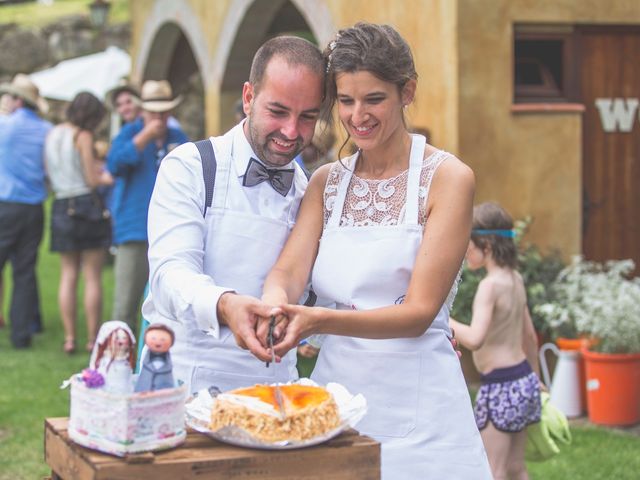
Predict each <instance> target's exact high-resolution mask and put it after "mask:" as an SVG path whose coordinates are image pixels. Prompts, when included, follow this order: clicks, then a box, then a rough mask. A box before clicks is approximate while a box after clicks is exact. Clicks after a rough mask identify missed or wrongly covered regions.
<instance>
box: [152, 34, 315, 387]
mask: <svg viewBox="0 0 640 480" xmlns="http://www.w3.org/2000/svg"><path fill="white" fill-rule="evenodd" d="M324 72H325V64H324V60H323V58H322V55H321V53H320V51H319V50H318V49H317V47H316V46H314V45H313V44H311V43H310V42H308V41H306V40H303V39H301V38H296V37H288V36H283V37H276V38H273V39H271V40H269V41H267V42H266V43H265V44H264V45H263V46H262V47H260V49H259V50H258V51H257V52H256V54H255V57H254V59H253V63H252V65H251V71H250V75H249V81H248V82H246V83H245V84H244V86H243V93H242V101H243V108H244V111H245V113H246V115H247V118H246V119H245V120H243V121H241V123H239V124H238V125H236V126H235V127H234V128H233V129H231V130H230V131H229V132H227V133H226V134H224V135H223V136H220V137H212V138H210V139H209V141H210V142H211V146H212V147H213V149H214V151H215V157H216V163H217V167H216V169H215V172H214V175H213V176H212V175H208V176H207V179H206V180H207V181H209V182H212V184H213V198H211V199H207V200H210V202H205V192H206V189H205V178H204V174H203V167H202V163H201V154H200V151H199V148H200V147H203V145H200V147H199V148H196V146H194V144H193V143H188V144H184V145H182V146H180V147H178V148H176V149H175V150H173V151H172V152H171V153H169V155H167V157H165V158H164V159H163V161H162V163H161V167H160V170H159V173H158V178H157V181H156V184H155V188H154V191H153V195H152V198H151V203H150V207H149V220H148V225H149V266H150V278H149V285H150V295H149V297H148V298H147V300H146V301H145V303H144V306H143V316H144V317H145V318H146V319H147V320H149V321H150V322H151V323H153V322H162V323H165V324H167V325H169V326H170V327H171V328H172V329H173V330H174V331H175V334H176V337H175V340H176V341H175V345H174V346H173V347H172V360H173V365H174V376H175V377H176V379H177V380H181V381H182V382H184V383H186V384H187V385H188V388H189V389H190V391H191V392H194V391H198V390H199V389H201V388H207V387H209V386H211V385H216V386H217V387H218V388H220V390H222V391H225V390H228V389H232V388H238V387H241V386H246V385H250V384H254V383H273V382H287V381H290V380H293V379H295V378H297V371H296V366H295V363H296V355H295V350H294V351H292V352H290V353H288V354H287V355H285V356H284V357H283V358H282V362H278V363H276V364H272V365H271V366H270V368H266V367H265V363H264V362H265V361H268V360H270V359H271V356H270V354H269V353H268V351H267V349H266V348H265V346H263V345H262V344H261V343H260V341H259V340H258V338H257V336H256V326H257V323H258V320H259V318H260V317H266V316H267V317H268V315H269V313H270V311H271V306H269V305H267V304H264V303H263V302H261V301H259V300H258V299H257V298H259V297H260V295H261V293H262V286H263V283H264V279H265V277H266V275H267V274H268V272H269V270H270V269H271V267H272V266H273V265H274V264H275V261H276V259H277V258H278V255H279V254H280V251H281V250H282V247H283V246H284V243H285V241H286V239H287V237H288V235H289V233H290V232H291V229H292V227H293V224H294V222H295V219H296V216H297V213H298V208H299V206H300V202H301V200H302V196H303V194H304V192H305V189H306V187H307V179H306V177H305V175H304V173H303V171H302V169H301V168H300V167H299V166H298V165H297V163H296V162H295V161H294V158H295V157H296V156H297V155H298V154H299V153H300V152H301V151H302V150H303V149H304V148H305V147H306V146H307V145H308V144H309V143H310V142H311V140H312V138H313V133H314V127H315V123H316V120H317V118H318V116H319V114H320V110H321V104H322V100H323V97H324ZM209 205H210V206H209ZM238 345H241V346H242V347H243V348H247V349H248V350H250V352H251V353H249V352H247V351H245V350H243V349H242V348H240V347H239V346H238ZM252 354H253V355H252ZM254 355H255V357H254ZM256 357H257V358H256ZM258 359H259V360H258Z"/></svg>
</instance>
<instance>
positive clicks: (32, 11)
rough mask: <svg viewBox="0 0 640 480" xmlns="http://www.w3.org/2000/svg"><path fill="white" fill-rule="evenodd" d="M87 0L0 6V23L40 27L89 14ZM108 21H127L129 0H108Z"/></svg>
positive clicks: (62, 0)
mask: <svg viewBox="0 0 640 480" xmlns="http://www.w3.org/2000/svg"><path fill="white" fill-rule="evenodd" d="M90 3H91V2H90V1H89V0H55V1H54V2H51V4H50V5H47V4H42V3H39V2H28V3H16V4H8V5H1V6H0V21H1V22H2V23H17V24H19V25H21V26H23V27H42V26H45V25H48V24H49V23H51V22H54V21H56V20H57V19H59V18H60V17H65V16H68V15H86V16H89V4H90ZM109 3H110V4H111V8H110V9H109V17H108V22H110V23H122V22H128V21H129V17H130V14H129V0H110V2H109Z"/></svg>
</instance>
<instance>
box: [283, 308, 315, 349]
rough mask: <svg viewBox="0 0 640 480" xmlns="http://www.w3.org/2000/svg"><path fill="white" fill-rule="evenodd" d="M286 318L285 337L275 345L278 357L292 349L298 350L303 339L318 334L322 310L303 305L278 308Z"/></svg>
mask: <svg viewBox="0 0 640 480" xmlns="http://www.w3.org/2000/svg"><path fill="white" fill-rule="evenodd" d="M278 308H279V309H280V311H281V312H282V315H283V316H284V317H286V328H285V329H284V332H283V333H284V335H281V336H279V337H278V338H279V341H278V343H277V344H274V350H275V352H276V355H278V356H284V355H285V354H286V353H287V352H288V351H289V350H291V349H292V348H297V347H298V344H299V343H300V341H301V340H302V339H303V338H307V337H308V336H309V335H312V334H314V333H316V326H317V325H318V323H319V322H320V319H321V314H322V310H324V309H322V308H319V307H305V306H302V305H281V306H280V307H278Z"/></svg>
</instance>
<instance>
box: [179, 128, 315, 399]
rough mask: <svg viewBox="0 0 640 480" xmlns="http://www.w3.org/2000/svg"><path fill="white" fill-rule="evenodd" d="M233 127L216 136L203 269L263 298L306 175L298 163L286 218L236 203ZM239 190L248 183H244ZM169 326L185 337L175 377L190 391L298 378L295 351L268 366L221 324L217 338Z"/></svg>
mask: <svg viewBox="0 0 640 480" xmlns="http://www.w3.org/2000/svg"><path fill="white" fill-rule="evenodd" d="M234 130H235V129H234ZM234 130H231V131H230V132H228V133H227V134H226V135H224V136H222V137H216V138H214V139H213V140H214V147H215V152H216V160H217V169H216V180H215V186H214V189H213V203H212V207H211V208H209V209H208V211H207V216H206V218H205V221H206V223H207V235H206V237H205V239H204V244H205V248H204V251H205V256H204V264H203V270H204V273H206V274H208V275H210V276H211V277H212V278H213V279H214V280H215V282H216V284H217V285H221V286H224V287H229V288H232V289H234V290H235V291H236V292H237V293H239V294H245V295H251V296H254V297H257V298H260V297H261V296H262V287H263V284H264V280H265V278H266V276H267V274H268V273H269V271H270V270H271V268H272V267H273V265H274V264H275V262H276V260H277V259H278V255H279V254H280V251H281V250H282V248H283V246H284V244H285V241H286V239H287V237H288V236H289V233H290V232H291V229H292V228H293V225H294V223H295V217H296V215H297V209H298V206H299V203H300V200H301V198H302V195H303V194H304V189H305V184H306V179H305V177H304V173H302V171H301V170H300V169H299V167H298V166H297V165H296V167H295V168H296V178H295V180H294V182H295V188H296V190H295V192H296V193H295V195H296V199H295V201H292V202H291V210H290V212H289V218H288V221H286V222H285V221H281V220H276V219H273V218H268V217H264V216H260V215H256V214H253V213H251V212H247V211H245V210H243V209H242V208H241V206H238V205H232V204H231V202H230V201H229V199H228V198H227V192H228V190H229V188H238V186H239V182H238V173H237V172H236V171H235V163H234V162H233V161H232V155H233V151H232V145H233V131H234ZM232 182H235V183H232ZM239 188H244V187H242V186H241V185H240V186H239ZM170 325H171V327H173V328H174V329H175V330H176V338H177V339H178V338H179V339H183V340H181V341H179V342H176V344H175V345H174V346H173V347H172V349H171V355H172V361H173V367H174V376H175V377H176V378H177V379H180V380H182V381H183V382H185V383H187V384H188V388H189V391H190V392H195V391H198V390H200V389H201V388H208V387H209V386H212V385H215V386H217V387H218V388H220V390H222V391H225V390H229V389H233V388H239V387H243V386H251V385H254V384H256V383H273V382H287V381H290V380H293V379H296V378H298V373H297V370H296V366H295V365H296V352H295V349H294V350H292V351H291V352H289V353H288V354H287V355H286V356H285V357H284V358H283V360H282V362H281V363H278V364H273V363H272V364H271V365H270V366H269V368H266V367H265V363H264V362H261V361H259V360H258V359H256V358H255V357H254V356H253V355H252V354H251V353H250V352H249V351H247V350H242V349H240V348H238V346H237V344H236V341H235V338H234V336H233V335H232V333H231V330H229V328H228V327H226V326H221V328H220V338H219V339H215V338H213V337H212V336H210V335H205V334H203V333H202V330H200V328H199V327H198V325H197V324H196V323H195V321H193V322H191V323H189V324H187V325H184V324H182V323H178V322H175V321H173V322H171V323H170Z"/></svg>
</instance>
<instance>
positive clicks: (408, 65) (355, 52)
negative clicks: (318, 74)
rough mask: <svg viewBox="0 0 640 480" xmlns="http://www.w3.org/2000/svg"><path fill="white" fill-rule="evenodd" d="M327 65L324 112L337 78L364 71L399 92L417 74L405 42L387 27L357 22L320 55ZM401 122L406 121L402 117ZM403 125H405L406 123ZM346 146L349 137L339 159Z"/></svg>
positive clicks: (332, 97) (332, 98)
mask: <svg viewBox="0 0 640 480" xmlns="http://www.w3.org/2000/svg"><path fill="white" fill-rule="evenodd" d="M323 55H324V58H325V61H326V65H327V76H326V80H325V81H326V98H325V107H326V112H327V113H328V112H330V110H331V107H332V106H333V105H334V104H335V102H336V99H337V93H338V92H337V86H336V75H337V74H339V73H355V72H361V71H366V72H369V73H371V74H372V75H374V76H376V77H377V78H379V79H380V80H382V81H384V82H389V83H391V84H393V85H396V87H397V88H398V92H399V93H400V92H402V88H403V87H404V86H405V85H406V84H407V82H408V81H409V80H417V79H418V74H417V72H416V67H415V65H414V63H413V55H412V54H411V49H410V48H409V45H408V44H407V42H406V41H405V40H404V38H402V37H401V36H400V34H399V33H398V32H397V31H396V30H395V29H394V28H393V27H391V26H389V25H378V24H375V23H366V22H358V23H356V24H355V25H354V26H353V27H349V28H345V29H343V30H340V31H338V33H337V34H336V37H335V39H334V40H332V41H331V42H330V43H329V45H327V48H325V50H324V52H323ZM402 121H403V122H405V119H404V115H403V116H402ZM405 125H406V123H405ZM348 143H349V135H347V139H346V140H345V142H344V143H343V144H342V146H341V147H340V149H339V151H338V158H340V154H341V152H342V150H343V149H344V148H345V146H346V145H347V144H348Z"/></svg>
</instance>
